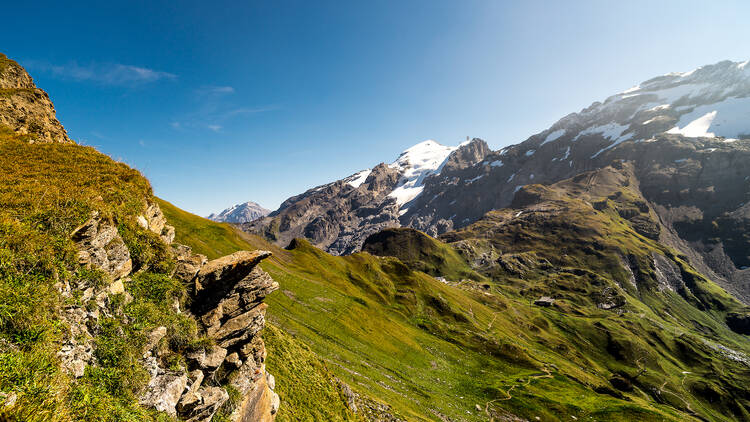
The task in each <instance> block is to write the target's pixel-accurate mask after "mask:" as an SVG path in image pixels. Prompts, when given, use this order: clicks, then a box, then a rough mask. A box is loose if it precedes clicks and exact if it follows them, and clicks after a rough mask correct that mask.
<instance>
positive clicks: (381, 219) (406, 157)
mask: <svg viewBox="0 0 750 422" xmlns="http://www.w3.org/2000/svg"><path fill="white" fill-rule="evenodd" d="M477 145H479V146H477ZM476 151H479V153H478V154H479V156H478V155H477V152H476ZM488 151H489V148H487V145H486V144H485V143H484V141H481V140H477V139H475V140H474V141H468V140H467V141H466V142H463V143H462V144H460V145H458V146H455V147H454V146H444V145H441V144H439V143H437V142H435V141H433V140H427V141H424V142H420V143H418V144H416V145H414V146H412V147H411V148H408V149H407V150H405V151H404V152H403V153H401V155H399V157H398V158H397V159H396V160H395V161H394V162H392V163H391V164H385V163H381V164H378V165H377V166H375V167H373V168H371V169H366V170H362V171H360V172H357V173H355V174H353V175H351V176H349V177H346V178H344V179H341V180H338V181H336V182H333V183H328V184H326V185H322V186H318V187H315V188H313V189H310V190H308V191H307V192H305V193H303V194H301V195H298V196H295V197H292V198H289V199H288V200H286V201H285V202H284V203H283V204H281V207H280V208H279V209H278V210H276V211H274V212H273V213H271V214H270V215H269V217H267V218H264V219H260V220H258V221H255V222H253V223H251V224H247V225H245V227H246V229H247V230H249V231H254V232H261V233H263V234H264V235H266V236H267V237H270V238H272V239H274V240H276V241H277V242H278V243H280V244H283V243H286V242H288V241H290V240H291V239H292V238H294V237H300V236H301V237H306V238H308V239H311V240H312V241H313V242H314V243H315V244H316V245H318V246H320V247H323V248H325V249H326V250H328V251H330V252H332V253H337V254H341V253H349V252H352V251H354V250H357V249H358V248H359V247H360V246H361V244H362V242H363V241H364V239H365V238H366V237H367V235H369V234H372V233H374V232H376V231H378V230H381V229H383V228H386V227H397V226H399V225H400V223H399V216H401V215H403V214H405V213H406V212H407V211H408V209H409V206H410V204H412V203H414V201H415V200H416V199H417V198H419V197H420V195H421V194H422V190H423V189H424V186H425V183H426V181H427V180H429V179H430V178H431V177H435V176H436V175H438V174H440V173H441V172H442V170H443V168H444V167H446V166H448V167H450V168H454V167H456V166H467V165H471V164H474V163H476V162H478V161H479V160H481V158H482V157H483V156H484V155H483V154H485V153H486V152H488Z"/></svg>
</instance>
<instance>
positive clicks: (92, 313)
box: [57, 202, 280, 422]
mask: <svg viewBox="0 0 750 422" xmlns="http://www.w3.org/2000/svg"><path fill="white" fill-rule="evenodd" d="M136 222H137V224H138V225H139V226H141V228H142V229H144V230H149V231H151V232H153V233H155V234H158V235H159V236H160V238H161V239H162V241H164V242H165V243H167V244H170V243H171V242H172V240H173V239H174V228H173V227H172V226H169V225H168V224H167V221H166V218H165V217H164V214H163V213H162V212H161V210H160V209H159V206H158V205H157V204H155V203H153V202H148V203H146V205H145V206H144V212H143V214H141V215H139V216H138V217H137V218H136ZM71 237H72V239H73V240H74V242H75V244H76V246H77V248H78V251H79V252H78V257H79V262H80V263H81V264H83V265H86V266H89V267H91V268H95V269H98V270H100V271H102V272H104V273H105V274H106V275H107V277H106V278H107V279H108V280H109V284H106V283H105V285H98V284H96V283H95V282H90V281H87V280H77V279H76V280H74V281H73V283H69V282H66V283H62V282H61V283H58V285H57V288H58V290H59V291H60V293H61V294H62V296H63V297H65V298H71V299H72V298H73V297H74V295H79V293H76V292H81V293H80V296H79V299H80V300H79V301H71V303H77V304H73V305H70V306H68V307H66V308H65V309H64V311H63V315H62V318H63V319H64V320H65V321H66V322H67V323H68V325H69V326H70V333H69V335H68V336H66V337H67V338H66V340H65V341H64V343H63V344H62V346H61V350H60V352H59V353H58V357H59V358H60V361H61V365H62V367H63V368H64V369H65V370H66V371H67V372H68V373H70V374H71V375H72V376H74V377H76V378H77V377H81V376H83V375H84V373H85V370H86V367H87V366H89V365H96V358H95V353H94V351H95V341H94V339H95V334H96V333H93V332H91V330H90V328H89V327H95V326H96V322H98V319H99V318H100V315H106V316H111V315H108V312H109V311H108V309H109V308H108V304H109V303H110V301H111V298H112V297H113V295H116V294H122V295H124V296H125V298H126V300H129V296H130V295H129V294H128V292H127V291H126V290H125V288H124V285H123V282H122V280H123V279H125V280H126V281H127V280H128V278H127V277H128V276H129V275H130V273H131V271H132V270H133V266H132V260H131V258H130V252H129V251H128V248H127V246H126V244H125V242H124V241H123V239H122V237H120V235H119V233H118V231H117V227H116V226H115V225H114V224H113V223H112V222H111V221H108V220H107V219H105V218H102V217H101V216H100V215H99V213H93V214H92V215H91V218H90V219H89V220H88V221H86V223H84V224H83V225H81V226H80V227H78V228H76V229H75V230H74V231H73V233H72V234H71ZM172 254H173V257H174V259H175V261H176V265H175V269H174V272H173V273H172V277H173V278H175V279H177V280H180V281H182V282H183V283H185V284H186V285H187V286H188V292H189V294H190V296H191V298H190V300H189V301H188V302H189V303H190V304H191V307H190V309H188V310H187V311H188V312H190V313H191V314H192V315H193V316H194V317H195V318H196V320H197V321H198V323H199V325H200V327H201V331H202V332H203V333H204V334H205V335H206V336H207V337H208V338H210V339H211V340H212V345H207V346H205V347H202V348H200V349H197V350H192V351H189V352H188V353H187V354H186V356H185V358H186V362H187V367H185V368H182V369H179V370H175V369H173V368H165V367H164V366H163V365H162V362H161V359H160V355H159V353H160V352H159V347H158V346H159V343H160V341H161V340H162V339H163V338H164V337H165V336H166V334H167V329H166V328H165V327H157V328H155V329H154V330H153V331H151V333H150V334H149V336H148V340H147V341H146V345H145V347H144V349H143V355H142V358H141V364H142V365H143V366H144V368H145V369H146V371H147V372H148V373H149V376H150V379H149V381H148V384H147V386H146V388H145V389H144V391H143V393H142V395H141V397H140V399H139V402H140V404H141V405H143V406H145V407H151V408H154V409H156V410H158V411H160V412H165V413H166V414H168V415H170V416H172V417H180V418H181V419H184V420H187V421H192V422H200V421H210V420H211V419H212V418H213V416H214V414H215V413H216V412H217V411H218V410H219V408H220V407H221V406H222V405H224V404H225V403H226V402H227V400H229V393H228V391H227V387H228V386H231V387H232V389H233V390H234V391H237V392H239V394H240V395H241V397H242V400H241V402H240V403H239V404H238V405H237V407H236V408H235V409H234V411H233V413H232V415H231V420H233V421H272V420H273V419H274V418H275V414H276V412H277V411H278V408H279V404H280V403H279V397H278V395H277V394H276V393H275V392H274V391H273V388H274V387H275V380H274V379H273V376H271V375H270V374H268V373H267V372H266V369H265V359H266V351H265V345H264V343H263V339H262V338H261V336H260V331H261V330H262V329H263V327H264V325H265V311H266V307H267V305H266V304H264V303H262V302H263V299H264V298H265V297H266V295H268V294H269V293H271V292H273V291H274V290H276V289H278V284H277V283H276V282H275V281H273V279H271V277H270V276H269V275H268V274H267V273H266V272H264V271H263V270H261V269H260V267H259V266H258V264H259V263H260V262H261V261H262V260H263V259H265V258H267V257H269V256H270V253H269V252H264V251H239V252H236V253H234V254H232V255H228V256H225V257H222V258H219V259H215V260H212V261H208V260H207V259H206V257H205V256H203V255H199V254H194V253H193V252H192V251H191V249H190V248H189V247H188V246H185V245H172ZM91 299H95V303H96V304H97V306H96V307H94V308H92V307H91V306H88V307H85V306H81V305H78V304H86V303H88V302H90V300H91ZM177 311H178V312H181V311H180V310H179V306H178V307H177Z"/></svg>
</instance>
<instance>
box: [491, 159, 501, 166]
mask: <svg viewBox="0 0 750 422" xmlns="http://www.w3.org/2000/svg"><path fill="white" fill-rule="evenodd" d="M502 166H503V162H502V161H500V160H497V161H493V162H491V163H490V167H502Z"/></svg>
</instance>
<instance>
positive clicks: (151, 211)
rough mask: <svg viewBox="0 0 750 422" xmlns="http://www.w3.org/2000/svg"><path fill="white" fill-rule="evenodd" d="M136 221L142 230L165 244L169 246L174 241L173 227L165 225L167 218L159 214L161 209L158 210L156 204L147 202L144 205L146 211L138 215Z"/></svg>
mask: <svg viewBox="0 0 750 422" xmlns="http://www.w3.org/2000/svg"><path fill="white" fill-rule="evenodd" d="M136 221H137V222H138V225H139V226H141V227H143V228H144V229H147V230H150V231H151V232H153V233H156V234H158V235H159V236H160V237H161V239H162V240H163V241H164V242H165V243H167V244H171V243H172V241H173V240H174V236H175V231H174V227H172V226H170V225H167V218H166V217H165V216H164V213H162V212H161V208H159V205H158V204H157V203H155V202H148V203H147V204H146V211H145V212H144V214H142V215H139V216H138V217H137V218H136Z"/></svg>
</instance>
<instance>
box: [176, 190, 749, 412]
mask: <svg viewBox="0 0 750 422" xmlns="http://www.w3.org/2000/svg"><path fill="white" fill-rule="evenodd" d="M603 186H605V187H606V185H603ZM531 189H540V190H541V191H540V192H538V193H539V198H541V200H542V201H550V202H548V204H549V205H550V206H551V207H552V209H553V210H554V213H553V214H551V215H541V216H535V215H534V214H531V215H529V216H528V217H524V218H514V216H515V215H516V214H517V212H518V210H501V211H496V212H491V213H490V214H488V215H487V216H486V217H485V218H484V219H483V220H480V221H479V222H477V223H476V224H474V225H472V226H470V227H468V228H466V229H464V230H462V231H459V232H456V233H453V234H451V235H450V236H446V237H444V240H445V241H447V242H449V243H448V245H444V244H440V243H439V242H438V241H436V240H434V239H432V240H429V239H428V240H429V242H434V244H432V245H428V247H426V248H423V247H421V246H414V245H421V244H423V243H424V242H425V241H426V240H425V239H421V240H419V241H415V242H411V241H409V242H402V243H398V245H399V247H402V248H403V247H407V248H411V247H417V248H418V249H419V250H418V251H415V250H407V251H404V250H401V251H399V253H401V255H400V256H401V258H403V259H404V261H406V262H407V263H409V264H410V265H408V266H407V265H404V264H403V263H401V261H399V260H397V259H394V258H378V257H374V256H372V255H369V254H367V253H359V254H354V255H351V256H345V257H334V256H330V255H328V254H326V253H324V252H322V251H320V250H318V249H316V248H314V247H312V246H311V245H310V244H309V243H308V242H306V241H295V242H293V247H292V248H291V249H290V250H283V249H279V248H277V247H275V246H273V245H271V244H269V243H267V242H265V241H263V240H261V239H258V238H256V237H254V236H250V235H246V234H242V233H236V234H233V235H232V237H231V238H230V239H234V241H237V240H236V239H238V238H239V239H240V240H239V241H241V242H245V243H244V244H239V245H236V246H237V247H238V248H262V249H268V250H271V251H273V252H274V254H275V255H274V257H273V258H271V259H269V260H267V261H266V262H264V263H263V264H262V266H263V268H264V269H265V270H266V271H268V272H269V273H270V274H271V275H272V276H273V277H274V279H275V280H276V281H278V282H279V284H280V286H281V292H280V293H276V294H274V295H271V296H270V297H269V298H268V299H267V302H268V303H269V304H270V307H269V313H268V319H269V320H270V321H271V323H272V324H273V325H274V326H277V327H279V328H280V329H282V330H283V332H285V333H287V334H290V335H292V336H294V338H295V339H296V340H298V341H301V342H303V343H305V344H306V345H307V346H309V348H310V350H311V351H313V352H314V353H315V354H316V355H318V356H320V357H321V358H322V359H323V360H324V361H325V363H326V366H327V367H328V368H329V370H330V371H332V372H333V373H334V374H335V375H336V376H337V377H339V378H341V379H343V380H344V381H345V382H347V383H348V384H349V385H351V386H352V388H354V389H355V390H356V391H358V392H360V393H362V394H365V395H367V396H370V397H374V398H377V399H379V400H382V401H384V402H387V403H388V404H390V405H392V406H393V408H394V411H395V412H396V413H398V414H400V415H401V416H403V417H405V418H406V419H409V420H436V419H437V418H438V417H437V415H438V414H442V415H446V416H448V417H451V418H453V419H456V420H469V421H472V420H476V421H480V420H487V419H488V417H489V415H494V417H496V418H499V417H501V416H502V415H507V414H509V413H510V414H514V415H518V416H521V417H524V418H527V419H530V420H533V419H534V418H535V417H537V416H538V417H540V418H541V419H542V420H572V418H571V417H572V416H574V417H576V418H578V419H579V420H584V419H586V418H591V419H593V420H643V421H650V420H692V419H694V418H693V417H692V416H690V415H691V410H690V409H692V411H695V412H697V413H698V414H699V415H701V417H702V418H705V419H707V420H718V421H723V420H735V419H747V411H746V410H745V407H746V405H747V404H746V403H747V402H746V399H745V398H744V392H743V391H744V387H742V385H743V383H745V382H747V381H748V380H747V377H748V376H750V373H749V372H748V370H747V367H746V366H745V365H744V364H741V363H739V362H736V361H732V360H730V359H727V358H726V357H724V356H722V355H721V354H720V353H717V352H716V350H713V349H712V348H711V347H710V346H709V345H708V343H706V342H710V343H711V344H713V343H719V344H722V345H724V346H726V347H730V348H732V349H734V350H737V351H739V352H741V353H748V352H749V351H750V348H749V347H748V342H747V339H746V337H744V336H740V335H738V334H735V333H733V332H732V331H730V330H729V329H728V328H727V327H726V325H725V324H724V323H723V318H724V316H725V314H726V312H728V311H730V310H732V309H737V308H738V307H739V304H738V303H737V302H736V301H735V300H734V299H732V298H731V297H730V296H729V295H727V294H726V292H724V291H723V290H722V289H720V288H719V287H718V286H716V285H715V284H713V283H711V282H710V281H708V280H707V279H705V278H703V277H702V276H700V275H699V274H698V273H696V272H695V270H693V269H692V268H691V267H690V265H689V264H688V263H687V262H686V261H685V260H684V259H683V258H681V257H680V256H679V254H676V253H674V252H673V251H672V250H670V249H669V248H666V247H664V246H662V245H660V244H658V243H657V242H655V241H653V240H651V239H649V238H646V237H644V236H643V235H641V234H639V233H638V232H637V231H636V230H635V229H634V227H633V226H632V225H631V222H630V221H629V220H627V219H625V218H623V217H622V216H621V215H620V214H621V213H620V212H619V211H618V209H621V208H625V207H627V208H636V209H637V208H638V203H636V202H634V201H637V200H639V196H638V194H637V192H633V191H630V190H626V191H625V192H622V193H621V194H620V195H619V196H617V197H615V198H613V199H610V200H609V201H610V204H611V206H610V207H605V208H603V209H602V210H595V209H592V208H591V206H590V205H588V204H589V203H591V202H593V200H592V199H591V198H587V197H583V198H578V196H580V195H578V196H576V195H568V194H566V193H565V191H560V188H556V189H553V188H549V189H548V188H542V187H531ZM565 189H572V187H565ZM604 191H606V189H604ZM609 194H611V192H604V193H602V192H597V195H599V196H597V197H596V198H595V199H596V200H599V199H600V196H601V195H604V196H605V197H606V196H607V195H609ZM622 214H623V215H626V216H630V214H628V213H622ZM175 216H176V215H175ZM191 220H192V221H186V222H183V221H180V220H172V223H173V224H175V225H176V226H177V227H178V237H179V232H180V229H179V228H180V227H182V226H183V225H187V226H197V225H200V221H202V224H203V225H207V226H212V225H213V226H215V230H217V231H218V230H219V228H221V229H222V230H230V229H232V227H231V226H227V225H220V224H217V223H211V222H208V221H206V220H202V219H200V217H197V216H192V217H191ZM184 240H187V242H186V243H189V239H184ZM412 240H413V239H412ZM452 244H456V245H458V244H461V245H462V248H461V249H459V250H460V251H462V253H464V254H467V255H471V253H467V252H466V251H467V250H470V251H473V253H484V252H487V253H490V252H492V253H495V254H496V256H498V257H499V258H500V257H501V258H502V259H503V260H505V261H506V262H507V263H509V266H508V267H507V268H506V267H502V266H489V267H487V268H484V269H483V270H482V272H483V274H481V275H480V277H484V278H485V281H484V282H483V283H489V284H490V285H491V286H490V288H489V289H486V288H485V287H484V286H478V285H477V284H476V283H452V284H451V285H446V284H443V283H440V282H438V281H437V280H435V278H433V277H431V276H429V275H427V274H425V273H424V272H422V271H414V269H415V268H416V269H421V270H423V271H427V272H431V273H432V274H433V275H438V274H441V275H442V274H449V277H448V278H449V280H451V278H452V277H463V276H465V275H466V274H470V273H471V272H472V271H473V270H472V269H471V268H470V267H469V266H468V265H467V264H466V263H465V261H462V260H456V259H455V253H453V252H447V253H446V248H448V247H449V245H452ZM232 247H233V246H229V245H228V244H227V243H226V242H221V246H220V247H219V246H218V243H217V247H216V249H217V250H221V251H222V253H229V252H232V251H233V250H232V249H231V248H232ZM227 248H229V249H227ZM493 251H494V252H493ZM653 253H659V254H663V255H664V256H666V257H667V258H668V259H670V260H672V261H673V262H674V263H675V265H677V267H678V268H679V269H680V271H681V272H682V274H683V277H684V278H685V279H686V280H687V284H689V286H688V287H687V288H686V289H683V290H681V291H676V292H671V291H664V292H659V291H658V289H657V281H656V278H655V276H654V268H653V267H652V265H653V264H652V263H651V261H652V258H651V254H653ZM630 255H632V260H633V262H634V265H635V269H634V272H635V273H636V277H637V278H638V279H639V280H638V283H639V286H640V288H639V289H636V288H635V287H633V286H632V285H630V284H629V283H630V282H629V275H628V273H627V272H626V270H625V269H624V267H623V266H622V264H621V257H622V256H624V257H627V256H630ZM467 258H470V257H469V256H467ZM446 262H448V263H450V264H449V265H446ZM410 267H411V268H410ZM516 271H520V272H516ZM490 280H491V281H490ZM453 281H457V280H453ZM456 286H458V287H456ZM607 291H609V292H611V293H612V295H613V296H614V297H619V298H620V299H621V300H622V303H621V306H620V307H618V308H616V309H615V310H604V309H600V308H598V307H597V304H598V303H599V302H601V301H602V300H603V298H604V297H605V296H603V295H604V293H603V292H607ZM548 294H549V295H553V296H555V297H556V298H557V299H558V301H557V303H556V305H555V306H554V307H552V308H539V307H536V306H533V305H531V302H532V301H533V300H534V299H536V298H538V297H539V296H541V295H548ZM274 341H278V340H276V339H274V338H270V339H269V350H272V347H273V346H272V345H271V344H272V343H273V342H274ZM273 358H274V357H273V354H269V362H272V360H273ZM271 365H272V364H271V363H269V366H271ZM276 365H277V366H276V368H279V367H280V365H281V364H280V363H276ZM685 372H689V374H687V373H685ZM547 373H549V374H551V377H547V376H545V374H547ZM729 374H732V375H729ZM287 376H289V377H294V375H293V374H289V375H287ZM617 377H620V378H626V379H630V381H629V382H630V383H631V384H632V386H633V387H632V390H631V391H617V390H616V389H615V387H613V385H612V384H610V380H611V379H614V378H617ZM294 379H295V378H291V380H294ZM283 383H284V377H283V376H279V377H278V384H279V385H282V384H283ZM508 391H510V397H509V396H508ZM711 392H714V393H716V396H717V397H721V400H716V399H713V398H711V394H712V393H711ZM477 404H479V405H480V407H482V411H481V412H477V411H476V410H475V405H477ZM485 409H487V411H485ZM488 414H489V415H488Z"/></svg>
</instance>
